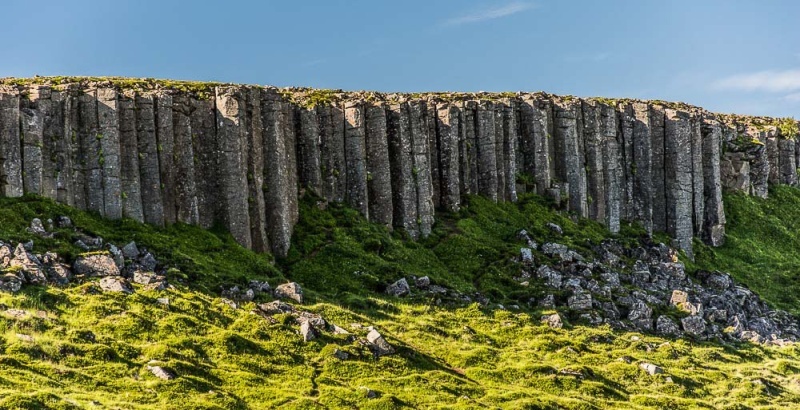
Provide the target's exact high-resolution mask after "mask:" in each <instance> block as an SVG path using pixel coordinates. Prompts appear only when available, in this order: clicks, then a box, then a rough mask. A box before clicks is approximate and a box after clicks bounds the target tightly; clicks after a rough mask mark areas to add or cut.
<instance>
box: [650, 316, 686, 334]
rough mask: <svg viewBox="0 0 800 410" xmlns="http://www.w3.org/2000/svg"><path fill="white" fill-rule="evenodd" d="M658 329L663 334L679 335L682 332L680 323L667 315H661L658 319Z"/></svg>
mask: <svg viewBox="0 0 800 410" xmlns="http://www.w3.org/2000/svg"><path fill="white" fill-rule="evenodd" d="M656 331H657V332H658V333H661V334H662V335H667V336H678V335H680V334H681V329H680V328H679V327H678V324H677V323H675V321H673V320H672V319H670V318H669V317H667V316H663V315H662V316H659V317H658V319H656Z"/></svg>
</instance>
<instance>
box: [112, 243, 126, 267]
mask: <svg viewBox="0 0 800 410" xmlns="http://www.w3.org/2000/svg"><path fill="white" fill-rule="evenodd" d="M108 253H110V254H111V258H113V259H114V263H116V264H117V268H119V269H122V268H123V267H124V266H125V256H124V255H123V254H122V251H121V250H120V249H119V248H117V247H116V246H114V244H112V243H110V244H108Z"/></svg>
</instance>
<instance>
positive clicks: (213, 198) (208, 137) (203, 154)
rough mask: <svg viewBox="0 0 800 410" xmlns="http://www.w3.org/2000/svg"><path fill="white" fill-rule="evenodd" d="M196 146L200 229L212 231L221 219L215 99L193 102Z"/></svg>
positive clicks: (199, 99) (192, 116) (193, 127)
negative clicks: (219, 216)
mask: <svg viewBox="0 0 800 410" xmlns="http://www.w3.org/2000/svg"><path fill="white" fill-rule="evenodd" d="M191 107H192V114H191V129H192V147H193V149H194V155H195V163H194V170H195V184H196V188H197V208H198V214H199V217H200V226H202V227H204V228H210V227H211V226H212V225H214V221H215V220H216V219H217V205H218V204H219V203H220V201H221V200H222V199H221V198H219V186H218V181H219V175H218V173H217V162H216V161H217V156H216V155H215V152H216V150H217V147H216V124H215V122H216V108H215V107H214V99H206V98H200V97H196V98H195V97H193V98H192V99H191Z"/></svg>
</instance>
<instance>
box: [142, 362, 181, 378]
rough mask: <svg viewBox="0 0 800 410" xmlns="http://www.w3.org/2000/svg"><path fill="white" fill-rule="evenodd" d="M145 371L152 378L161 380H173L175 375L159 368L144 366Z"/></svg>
mask: <svg viewBox="0 0 800 410" xmlns="http://www.w3.org/2000/svg"><path fill="white" fill-rule="evenodd" d="M145 369H147V370H148V371H149V372H150V373H152V374H153V376H156V377H158V378H159V379H161V380H172V379H174V378H175V373H173V372H172V371H170V370H167V369H165V368H163V367H161V366H150V365H147V366H145Z"/></svg>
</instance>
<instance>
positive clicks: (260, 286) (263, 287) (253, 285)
mask: <svg viewBox="0 0 800 410" xmlns="http://www.w3.org/2000/svg"><path fill="white" fill-rule="evenodd" d="M249 287H250V289H252V290H253V291H254V292H256V293H268V292H269V291H270V290H272V288H271V287H270V286H269V283H267V282H261V281H259V280H251V281H250V285H249Z"/></svg>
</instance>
